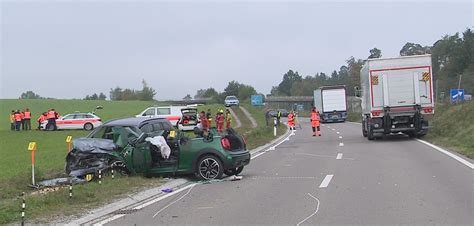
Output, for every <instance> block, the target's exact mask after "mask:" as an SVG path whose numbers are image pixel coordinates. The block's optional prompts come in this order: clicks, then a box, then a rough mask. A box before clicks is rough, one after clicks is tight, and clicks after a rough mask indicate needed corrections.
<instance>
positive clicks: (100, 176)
mask: <svg viewBox="0 0 474 226" xmlns="http://www.w3.org/2000/svg"><path fill="white" fill-rule="evenodd" d="M99 184H102V170H99Z"/></svg>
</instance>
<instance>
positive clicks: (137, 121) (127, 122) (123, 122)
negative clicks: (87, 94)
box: [104, 117, 167, 126]
mask: <svg viewBox="0 0 474 226" xmlns="http://www.w3.org/2000/svg"><path fill="white" fill-rule="evenodd" d="M149 121H150V122H151V121H158V122H163V121H167V119H165V118H140V117H129V118H120V119H113V120H110V121H107V122H106V123H105V124H104V126H140V125H141V124H143V123H146V122H149Z"/></svg>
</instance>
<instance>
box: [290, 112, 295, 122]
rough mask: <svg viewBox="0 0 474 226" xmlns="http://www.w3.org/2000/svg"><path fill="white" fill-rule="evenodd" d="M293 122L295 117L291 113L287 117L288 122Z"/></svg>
mask: <svg viewBox="0 0 474 226" xmlns="http://www.w3.org/2000/svg"><path fill="white" fill-rule="evenodd" d="M293 120H295V116H294V115H293V113H290V114H289V115H288V121H293Z"/></svg>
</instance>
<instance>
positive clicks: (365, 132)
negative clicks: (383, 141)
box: [362, 120, 367, 137]
mask: <svg viewBox="0 0 474 226" xmlns="http://www.w3.org/2000/svg"><path fill="white" fill-rule="evenodd" d="M365 127H366V123H365V120H363V121H362V136H364V137H367V130H366V129H365Z"/></svg>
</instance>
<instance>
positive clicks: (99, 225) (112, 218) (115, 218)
mask: <svg viewBox="0 0 474 226" xmlns="http://www.w3.org/2000/svg"><path fill="white" fill-rule="evenodd" d="M123 216H125V214H117V215H115V216H112V217H109V218H107V219H105V220H103V221H101V222H99V223H96V224H93V226H101V225H104V224H107V223H110V222H112V221H114V220H117V219H119V218H121V217H123Z"/></svg>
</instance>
